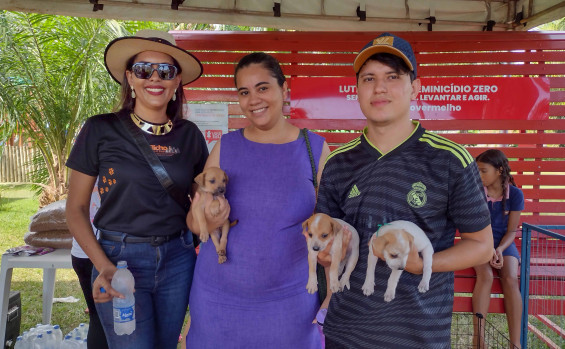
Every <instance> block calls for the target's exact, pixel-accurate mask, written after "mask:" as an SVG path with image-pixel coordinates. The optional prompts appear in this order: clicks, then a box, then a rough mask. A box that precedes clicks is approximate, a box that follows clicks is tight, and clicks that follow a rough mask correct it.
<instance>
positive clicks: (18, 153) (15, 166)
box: [0, 145, 37, 183]
mask: <svg viewBox="0 0 565 349" xmlns="http://www.w3.org/2000/svg"><path fill="white" fill-rule="evenodd" d="M36 153H37V150H36V149H34V148H31V147H23V146H22V147H20V146H11V145H3V146H2V147H0V183H30V182H32V180H31V175H30V174H31V173H32V172H33V171H34V170H36V166H34V165H33V162H32V159H33V158H34V156H36V155H37V154H36Z"/></svg>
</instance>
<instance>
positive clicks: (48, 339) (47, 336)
mask: <svg viewBox="0 0 565 349" xmlns="http://www.w3.org/2000/svg"><path fill="white" fill-rule="evenodd" d="M43 338H44V342H45V345H44V347H43V348H44V349H55V334H54V333H53V330H47V331H45V333H44V334H43Z"/></svg>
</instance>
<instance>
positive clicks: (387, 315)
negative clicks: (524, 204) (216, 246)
mask: <svg viewBox="0 0 565 349" xmlns="http://www.w3.org/2000/svg"><path fill="white" fill-rule="evenodd" d="M415 124H416V128H415V129H414V131H413V132H412V134H411V135H410V137H409V138H408V139H407V140H406V141H404V142H403V143H402V144H400V145H399V146H398V147H396V148H395V149H393V150H391V151H390V152H388V153H386V154H382V153H381V152H379V150H378V149H377V148H376V147H374V146H373V145H372V144H371V143H370V141H369V140H368V138H367V137H366V130H365V131H364V132H363V135H361V136H360V137H359V138H356V139H354V140H353V141H351V142H349V143H348V144H346V145H344V146H343V147H341V148H339V149H337V150H335V151H334V152H332V153H331V154H330V156H329V157H328V160H327V162H326V166H325V168H324V172H323V174H322V180H321V183H320V189H319V193H318V203H317V207H316V211H317V212H323V213H327V214H329V215H330V216H332V217H336V218H340V219H343V220H345V221H346V222H348V223H350V224H352V225H353V226H354V227H355V228H356V229H357V231H358V232H359V237H360V246H359V261H358V262H357V266H356V267H355V270H354V272H353V274H352V275H351V279H350V282H351V289H350V290H344V291H343V292H339V293H334V294H333V296H332V298H331V303H330V306H329V311H328V315H327V318H326V320H325V323H324V334H325V335H326V336H327V337H328V338H330V339H331V340H332V341H335V342H337V343H340V344H342V345H343V346H345V347H346V348H418V349H421V348H449V347H450V328H451V313H452V309H453V273H452V272H449V273H433V274H432V278H431V281H430V290H429V291H428V292H426V293H423V294H422V293H419V292H418V284H419V283H420V280H421V278H422V276H421V275H414V274H411V273H408V272H405V273H402V276H401V278H400V281H399V283H398V286H397V288H396V298H395V299H394V300H393V301H391V302H390V303H386V302H384V300H383V297H384V292H385V290H386V287H387V280H388V277H389V275H390V272H391V270H390V269H389V268H388V267H387V266H386V263H385V262H383V261H381V260H379V262H378V264H377V268H376V274H375V293H374V294H373V295H372V296H368V297H367V296H365V295H364V294H363V291H362V290H361V287H362V286H363V283H364V280H365V273H366V270H367V254H368V252H369V248H368V242H369V239H370V238H371V235H372V234H373V233H375V232H376V231H377V229H378V227H379V225H381V224H384V223H387V222H391V221H394V220H407V221H411V222H414V223H416V224H417V225H418V226H419V227H420V228H422V229H423V230H424V231H425V232H426V234H427V235H428V237H429V238H430V240H431V242H432V245H433V247H434V251H435V252H439V251H442V250H445V249H447V248H449V247H450V246H453V242H454V237H455V231H456V230H457V229H458V230H459V231H460V232H463V233H469V232H476V231H479V230H481V229H483V228H485V227H486V226H488V225H489V224H490V217H489V211H488V207H487V205H486V201H485V197H484V192H483V189H482V184H481V181H480V177H479V173H478V170H477V166H476V164H475V162H474V159H473V158H472V157H471V155H470V154H469V153H468V152H467V151H466V150H465V149H464V148H463V147H462V146H460V145H458V144H456V143H454V142H452V141H449V140H447V139H446V138H443V137H440V136H438V135H436V134H433V133H430V132H428V131H426V130H425V129H424V128H422V127H421V125H419V123H417V122H416V123H415Z"/></svg>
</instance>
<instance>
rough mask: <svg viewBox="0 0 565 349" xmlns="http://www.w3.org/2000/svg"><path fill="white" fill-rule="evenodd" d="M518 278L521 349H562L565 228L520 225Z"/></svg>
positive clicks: (564, 315)
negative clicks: (520, 296) (520, 248)
mask: <svg viewBox="0 0 565 349" xmlns="http://www.w3.org/2000/svg"><path fill="white" fill-rule="evenodd" d="M520 275H521V276H520V292H521V293H522V300H523V310H522V333H521V345H522V348H564V347H565V312H564V310H565V309H564V308H565V226H563V225H559V226H558V225H553V226H535V225H530V224H528V223H524V224H523V225H522V264H521V269H520ZM528 332H529V335H528Z"/></svg>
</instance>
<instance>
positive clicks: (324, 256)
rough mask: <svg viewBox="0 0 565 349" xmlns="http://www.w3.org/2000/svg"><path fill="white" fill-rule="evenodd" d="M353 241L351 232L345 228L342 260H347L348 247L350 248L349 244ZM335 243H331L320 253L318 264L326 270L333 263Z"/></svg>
mask: <svg viewBox="0 0 565 349" xmlns="http://www.w3.org/2000/svg"><path fill="white" fill-rule="evenodd" d="M350 241H351V231H350V230H349V228H348V227H347V226H344V227H343V240H342V242H341V260H342V261H343V260H345V256H346V252H347V247H348V246H349V242H350ZM333 243H334V242H333V241H331V242H330V243H329V244H328V246H327V247H326V248H325V249H324V250H323V251H320V252H319V253H318V263H320V265H321V266H323V267H324V268H327V267H329V266H330V264H331V263H332V255H331V253H330V252H331V249H332V246H333Z"/></svg>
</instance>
